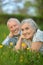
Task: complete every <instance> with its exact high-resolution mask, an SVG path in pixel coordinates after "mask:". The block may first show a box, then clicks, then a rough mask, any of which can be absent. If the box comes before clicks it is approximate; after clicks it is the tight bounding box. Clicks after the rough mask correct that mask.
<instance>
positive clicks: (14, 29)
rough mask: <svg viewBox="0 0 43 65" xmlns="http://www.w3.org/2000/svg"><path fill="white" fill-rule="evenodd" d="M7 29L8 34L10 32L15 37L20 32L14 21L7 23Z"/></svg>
mask: <svg viewBox="0 0 43 65" xmlns="http://www.w3.org/2000/svg"><path fill="white" fill-rule="evenodd" d="M8 28H9V30H10V32H12V33H13V34H14V35H17V34H18V32H19V30H20V27H19V24H18V23H17V22H14V21H10V22H9V24H8Z"/></svg>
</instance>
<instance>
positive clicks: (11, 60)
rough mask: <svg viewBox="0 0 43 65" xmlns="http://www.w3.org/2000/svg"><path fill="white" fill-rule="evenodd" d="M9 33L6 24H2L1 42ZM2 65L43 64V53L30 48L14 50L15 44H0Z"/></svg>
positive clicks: (0, 26)
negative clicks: (32, 50)
mask: <svg viewBox="0 0 43 65" xmlns="http://www.w3.org/2000/svg"><path fill="white" fill-rule="evenodd" d="M8 34H9V30H8V28H7V26H6V25H0V44H1V43H2V41H3V40H4V39H5V38H6V36H7V35H8ZM0 65H43V54H41V53H40V52H37V53H36V52H31V51H29V50H19V51H13V46H0Z"/></svg>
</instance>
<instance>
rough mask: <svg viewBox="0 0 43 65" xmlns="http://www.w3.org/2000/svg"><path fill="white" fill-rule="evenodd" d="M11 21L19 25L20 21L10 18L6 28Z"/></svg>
mask: <svg viewBox="0 0 43 65" xmlns="http://www.w3.org/2000/svg"><path fill="white" fill-rule="evenodd" d="M11 21H13V22H17V23H18V24H19V25H20V21H19V20H18V19H16V18H10V19H9V20H8V21H7V26H8V23H9V22H11Z"/></svg>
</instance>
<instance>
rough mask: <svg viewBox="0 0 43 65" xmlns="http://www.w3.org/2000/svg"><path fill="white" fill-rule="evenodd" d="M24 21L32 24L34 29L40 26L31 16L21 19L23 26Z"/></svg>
mask: <svg viewBox="0 0 43 65" xmlns="http://www.w3.org/2000/svg"><path fill="white" fill-rule="evenodd" d="M24 23H28V24H30V25H31V26H32V28H33V29H35V30H37V29H38V26H37V24H36V23H35V21H34V20H33V19H31V18H28V19H24V20H22V21H21V26H22V25H23V24H24Z"/></svg>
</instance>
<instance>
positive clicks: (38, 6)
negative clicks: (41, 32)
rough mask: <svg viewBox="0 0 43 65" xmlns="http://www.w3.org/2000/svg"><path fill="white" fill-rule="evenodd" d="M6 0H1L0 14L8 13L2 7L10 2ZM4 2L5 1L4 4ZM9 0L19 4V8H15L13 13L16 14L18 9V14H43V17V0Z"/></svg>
mask: <svg viewBox="0 0 43 65" xmlns="http://www.w3.org/2000/svg"><path fill="white" fill-rule="evenodd" d="M4 1H5V0H0V14H1V13H6V12H4V11H3V8H2V7H3V6H6V4H8V3H7V1H8V0H6V3H5V2H4ZM2 2H4V3H3V4H2ZM9 2H13V3H16V5H17V9H15V8H13V10H12V14H15V12H16V10H17V12H18V13H17V12H16V13H17V14H28V15H30V16H42V17H43V0H9ZM18 3H19V5H18ZM21 3H22V4H21ZM20 4H21V5H20ZM16 5H15V7H16ZM22 5H23V7H22ZM21 7H22V8H21Z"/></svg>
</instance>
